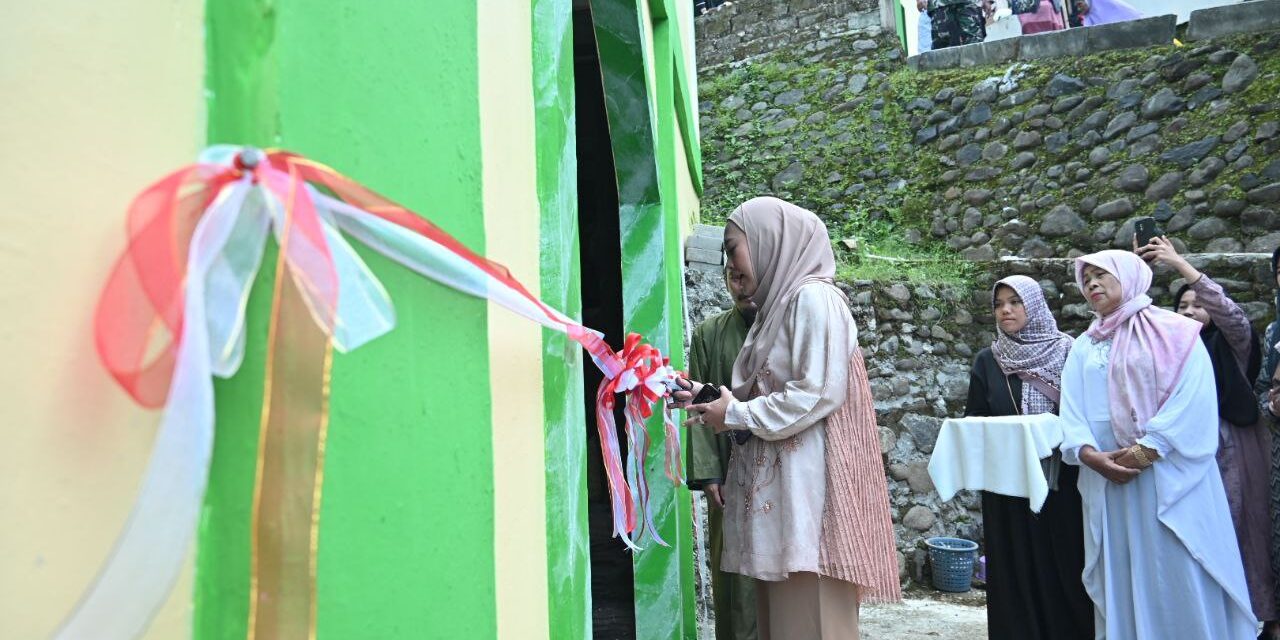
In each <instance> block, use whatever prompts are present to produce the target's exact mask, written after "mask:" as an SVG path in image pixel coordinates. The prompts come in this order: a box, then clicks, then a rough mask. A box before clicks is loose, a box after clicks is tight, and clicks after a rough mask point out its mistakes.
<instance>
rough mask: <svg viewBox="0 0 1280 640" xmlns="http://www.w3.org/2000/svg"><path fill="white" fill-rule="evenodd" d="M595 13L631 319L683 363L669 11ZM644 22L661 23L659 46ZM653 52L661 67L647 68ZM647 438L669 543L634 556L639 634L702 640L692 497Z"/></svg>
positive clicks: (658, 435) (616, 3) (634, 5)
mask: <svg viewBox="0 0 1280 640" xmlns="http://www.w3.org/2000/svg"><path fill="white" fill-rule="evenodd" d="M591 8H592V12H593V15H594V17H595V26H596V39H597V42H598V46H599V49H600V61H601V66H602V68H603V71H604V87H605V107H606V109H607V110H608V115H609V123H610V133H611V136H612V144H613V149H614V162H615V166H616V170H617V173H618V196H619V203H620V211H619V215H620V217H621V230H622V238H621V242H622V261H623V264H622V272H623V306H624V310H623V322H624V325H625V328H626V331H628V332H633V331H634V332H638V333H641V334H643V335H644V336H646V337H647V338H648V339H649V340H650V341H651V342H652V343H653V344H654V345H655V346H657V347H658V348H659V349H661V350H662V351H663V353H666V354H668V355H669V356H671V357H672V361H673V363H674V364H675V365H676V366H682V365H683V344H684V341H683V312H682V304H683V303H682V295H681V286H682V282H683V275H682V266H683V263H682V260H681V257H680V238H679V230H678V218H677V215H678V207H677V204H678V203H677V202H676V199H675V192H676V187H675V185H676V182H675V177H674V173H673V171H674V166H675V159H674V156H673V155H672V154H674V153H677V152H684V150H683V149H677V148H676V146H675V127H676V124H677V123H676V115H675V107H676V104H675V98H674V95H675V89H674V87H673V86H672V83H673V77H674V71H673V67H672V56H673V52H672V46H671V42H670V32H669V30H668V22H669V21H668V19H667V16H668V15H669V13H670V12H669V11H668V7H667V6H666V4H664V3H663V2H662V0H654V2H653V4H652V5H651V6H648V7H647V8H646V4H645V3H642V2H637V0H592V3H591ZM675 10H682V9H675ZM646 22H648V23H651V24H652V25H653V41H652V42H650V41H648V39H647V36H646V29H645V23H646ZM650 52H652V53H653V55H654V56H655V59H656V60H658V61H659V62H658V64H657V65H650V64H649V60H648V55H649V53H650ZM664 87H665V88H664ZM664 131H665V133H664ZM663 171H666V173H667V175H665V176H664V175H662V172H663ZM649 433H650V436H651V438H652V439H653V441H654V442H655V443H659V446H655V447H654V448H653V449H652V450H651V454H650V456H649V459H648V461H647V465H646V468H647V470H648V472H649V477H650V479H651V483H650V488H651V490H652V494H651V495H652V506H653V509H654V521H655V523H656V525H657V527H658V529H659V531H660V533H661V535H662V537H663V539H665V540H666V541H667V542H668V543H669V544H670V545H671V546H669V547H661V546H658V545H656V544H652V543H649V544H647V545H646V547H645V548H644V550H643V551H640V552H639V553H637V554H635V560H634V567H635V593H636V596H635V598H636V603H635V607H636V631H637V637H638V638H643V639H646V640H647V639H651V638H652V639H659V638H681V637H686V638H691V637H696V624H695V623H696V621H695V619H694V612H693V604H694V593H693V581H692V550H691V546H692V540H691V537H692V524H691V516H690V504H691V503H690V497H689V492H688V490H687V489H686V488H684V487H683V486H673V484H672V483H671V482H670V481H668V480H667V479H666V477H665V474H664V471H663V458H662V456H663V452H662V449H661V446H660V443H661V442H662V439H663V438H664V434H663V428H662V422H661V420H660V419H659V420H654V421H651V422H650V424H649Z"/></svg>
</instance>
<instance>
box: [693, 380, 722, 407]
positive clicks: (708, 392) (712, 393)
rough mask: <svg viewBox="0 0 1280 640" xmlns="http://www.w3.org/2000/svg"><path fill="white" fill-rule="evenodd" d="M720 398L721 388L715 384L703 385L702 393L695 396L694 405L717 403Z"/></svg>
mask: <svg viewBox="0 0 1280 640" xmlns="http://www.w3.org/2000/svg"><path fill="white" fill-rule="evenodd" d="M719 397H720V387H717V386H716V385H714V384H704V385H702V391H699V392H698V395H696V396H694V398H693V402H692V404H706V403H708V402H715V400H716V398H719Z"/></svg>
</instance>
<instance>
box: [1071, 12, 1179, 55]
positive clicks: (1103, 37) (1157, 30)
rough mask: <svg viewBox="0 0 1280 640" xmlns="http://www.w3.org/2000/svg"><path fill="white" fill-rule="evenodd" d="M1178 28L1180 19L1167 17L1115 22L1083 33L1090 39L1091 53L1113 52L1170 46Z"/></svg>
mask: <svg viewBox="0 0 1280 640" xmlns="http://www.w3.org/2000/svg"><path fill="white" fill-rule="evenodd" d="M1177 28H1178V17H1177V16H1174V15H1167V16H1155V17H1153V18H1143V19H1141V20H1131V21H1129V22H1113V23H1111V24H1103V25H1098V26H1096V27H1089V28H1088V29H1084V30H1083V31H1084V32H1085V34H1086V37H1087V38H1088V48H1089V51H1113V50H1116V49H1135V48H1138V47H1153V46H1156V45H1162V44H1169V43H1171V42H1173V38H1174V36H1175V35H1176V29H1177Z"/></svg>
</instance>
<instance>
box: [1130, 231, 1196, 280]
mask: <svg viewBox="0 0 1280 640" xmlns="http://www.w3.org/2000/svg"><path fill="white" fill-rule="evenodd" d="M1133 252H1134V253H1136V254H1138V257H1140V258H1142V259H1143V260H1146V261H1147V262H1148V263H1155V262H1159V263H1161V264H1166V265H1169V266H1170V267H1173V268H1174V269H1175V270H1177V272H1178V275H1180V276H1182V277H1183V278H1184V279H1186V281H1187V282H1188V283H1192V282H1195V281H1196V280H1199V279H1200V272H1199V271H1197V270H1196V268H1195V267H1193V266H1191V263H1190V262H1187V259H1186V258H1184V257H1182V256H1180V255H1178V250H1177V249H1174V248H1173V243H1172V242H1169V239H1168V238H1166V237H1164V236H1158V237H1155V238H1152V239H1151V242H1150V243H1148V244H1147V245H1146V246H1145V247H1139V246H1138V238H1137V236H1134V238H1133Z"/></svg>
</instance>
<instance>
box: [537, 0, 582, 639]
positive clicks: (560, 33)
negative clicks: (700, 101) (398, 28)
mask: <svg viewBox="0 0 1280 640" xmlns="http://www.w3.org/2000/svg"><path fill="white" fill-rule="evenodd" d="M532 27H533V66H534V69H533V73H534V75H533V79H532V80H533V92H534V108H535V118H536V123H535V127H536V135H537V152H538V159H537V160H538V204H539V206H540V208H541V216H542V222H541V243H540V245H541V246H540V252H541V255H540V258H541V264H540V270H541V291H542V295H541V298H542V299H543V300H544V301H546V302H547V303H548V304H550V305H551V306H553V307H555V308H557V309H560V310H561V311H563V312H564V313H566V314H568V315H570V316H573V317H575V318H581V309H582V299H581V298H582V287H581V269H580V267H579V253H578V200H577V198H578V184H577V150H576V135H575V131H574V120H575V108H574V78H573V33H572V28H573V14H572V5H571V3H569V2H565V1H563V0H533V25H532ZM582 358H583V356H582V350H581V348H579V347H578V346H577V344H576V343H574V342H570V341H569V340H568V338H566V337H565V336H564V335H563V334H561V333H557V332H553V331H543V361H542V373H543V402H544V411H545V426H546V468H547V473H546V482H547V484H546V495H547V514H546V517H547V529H546V534H547V586H548V599H549V602H548V614H549V627H550V637H551V638H553V639H555V640H560V639H563V640H580V639H583V638H589V637H591V564H590V563H591V557H590V542H591V541H590V536H589V532H588V528H587V483H586V469H587V455H586V442H587V441H586V437H585V428H586V422H585V420H586V410H585V408H584V407H583V405H582V397H583V390H582V385H583V382H582Z"/></svg>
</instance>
